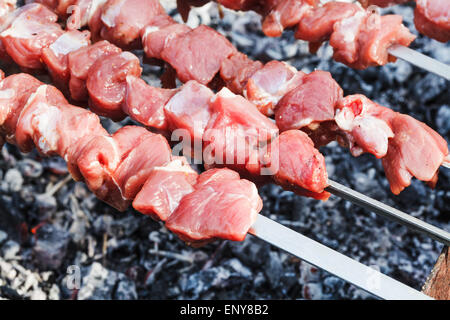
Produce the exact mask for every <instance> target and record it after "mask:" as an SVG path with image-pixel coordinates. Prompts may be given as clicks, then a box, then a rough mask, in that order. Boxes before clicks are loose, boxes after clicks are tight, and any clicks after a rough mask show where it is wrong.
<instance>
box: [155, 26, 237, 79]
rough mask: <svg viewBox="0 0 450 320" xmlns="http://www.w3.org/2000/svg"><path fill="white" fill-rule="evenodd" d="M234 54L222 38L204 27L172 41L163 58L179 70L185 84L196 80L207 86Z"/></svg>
mask: <svg viewBox="0 0 450 320" xmlns="http://www.w3.org/2000/svg"><path fill="white" fill-rule="evenodd" d="M205 48H214V50H205ZM235 51H236V48H234V46H233V45H232V44H231V43H230V42H229V41H228V40H227V39H226V38H225V37H224V36H223V35H221V34H220V33H218V32H217V31H215V30H214V29H211V28H209V27H207V26H205V25H201V26H200V27H197V28H195V29H193V30H192V31H190V32H188V33H185V34H183V35H180V36H178V37H176V38H174V39H172V41H170V42H169V43H168V44H167V45H166V46H165V47H164V50H163V51H162V52H161V57H162V58H163V60H164V61H166V62H167V63H169V64H170V65H171V66H172V67H173V68H174V69H175V70H176V71H177V75H178V78H179V79H180V80H181V81H182V82H187V81H189V80H196V81H198V82H200V83H201V84H208V83H209V82H211V80H212V79H213V78H214V76H215V75H216V74H217V72H219V70H220V66H221V64H222V61H223V60H225V59H226V58H228V57H229V56H230V55H231V54H233V53H234V52H235Z"/></svg>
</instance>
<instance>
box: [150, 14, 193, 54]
mask: <svg viewBox="0 0 450 320" xmlns="http://www.w3.org/2000/svg"><path fill="white" fill-rule="evenodd" d="M191 30H192V29H191V28H189V27H188V26H187V25H185V24H182V23H176V22H175V21H174V20H173V19H172V18H171V17H169V16H166V15H160V16H158V17H156V18H155V19H153V20H152V22H151V23H150V24H149V25H147V26H146V27H145V28H144V29H142V32H141V39H142V45H143V47H144V51H145V56H146V57H147V58H155V59H161V52H162V51H163V50H164V48H165V47H166V46H167V45H168V44H169V43H170V41H172V40H173V39H175V38H176V37H178V36H182V35H183V34H186V33H188V32H189V31H191Z"/></svg>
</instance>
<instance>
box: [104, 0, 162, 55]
mask: <svg viewBox="0 0 450 320" xmlns="http://www.w3.org/2000/svg"><path fill="white" fill-rule="evenodd" d="M102 10H103V11H102V15H101V21H102V23H103V27H102V28H101V30H100V35H101V37H102V39H106V40H109V41H111V42H112V43H115V44H117V45H118V46H119V47H121V48H128V49H130V48H139V47H141V39H140V34H141V31H142V29H143V28H144V27H145V26H146V25H148V24H149V23H150V22H151V21H152V19H154V17H156V16H158V15H162V14H164V15H165V14H166V13H165V11H164V8H163V7H162V6H161V4H160V3H159V1H157V0H109V1H108V2H107V3H106V5H104V6H103V9H102Z"/></svg>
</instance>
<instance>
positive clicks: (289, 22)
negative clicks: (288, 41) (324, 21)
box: [262, 0, 319, 37]
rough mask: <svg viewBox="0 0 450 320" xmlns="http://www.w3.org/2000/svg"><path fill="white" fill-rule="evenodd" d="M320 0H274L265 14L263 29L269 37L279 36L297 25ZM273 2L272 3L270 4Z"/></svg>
mask: <svg viewBox="0 0 450 320" xmlns="http://www.w3.org/2000/svg"><path fill="white" fill-rule="evenodd" d="M318 2H319V1H318V0H272V1H268V2H267V3H268V5H267V7H268V8H270V9H269V10H268V12H267V14H266V15H265V16H264V19H263V24H262V29H263V32H264V34H265V35H266V36H268V37H279V36H281V34H282V33H283V30H284V29H286V28H290V27H293V26H295V25H297V24H298V23H299V22H300V21H301V19H302V18H303V17H304V15H305V14H306V13H307V12H308V10H311V9H312V8H313V7H314V6H316V5H317V4H318ZM270 3H272V4H270Z"/></svg>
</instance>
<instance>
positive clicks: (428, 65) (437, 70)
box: [388, 45, 450, 80]
mask: <svg viewBox="0 0 450 320" xmlns="http://www.w3.org/2000/svg"><path fill="white" fill-rule="evenodd" d="M388 51H389V53H390V54H391V55H393V56H395V57H397V58H400V59H403V60H405V61H407V62H409V63H411V64H413V65H415V66H417V67H419V68H422V69H424V70H427V71H429V72H432V73H434V74H437V75H438V76H441V77H443V78H444V79H446V80H450V66H449V65H447V64H445V63H442V62H440V61H438V60H436V59H433V58H430V57H428V56H426V55H424V54H422V53H420V52H417V51H415V50H413V49H410V48H408V47H405V46H402V45H393V46H391V47H390V48H389V49H388Z"/></svg>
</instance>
